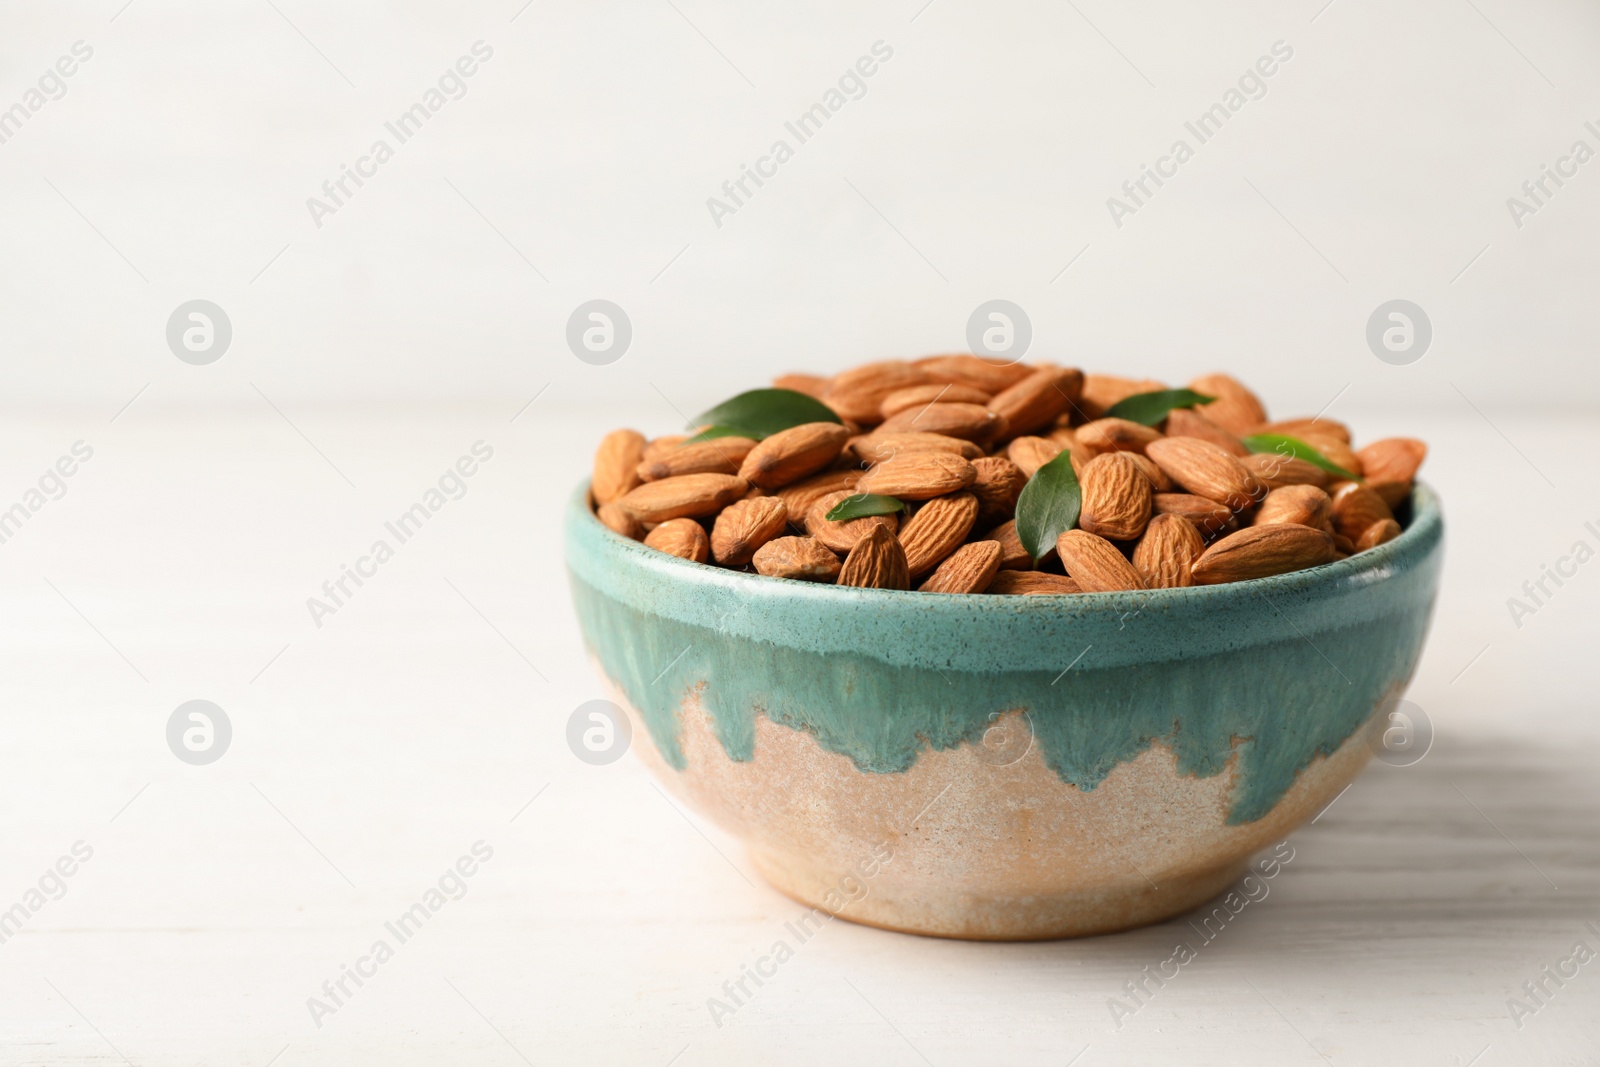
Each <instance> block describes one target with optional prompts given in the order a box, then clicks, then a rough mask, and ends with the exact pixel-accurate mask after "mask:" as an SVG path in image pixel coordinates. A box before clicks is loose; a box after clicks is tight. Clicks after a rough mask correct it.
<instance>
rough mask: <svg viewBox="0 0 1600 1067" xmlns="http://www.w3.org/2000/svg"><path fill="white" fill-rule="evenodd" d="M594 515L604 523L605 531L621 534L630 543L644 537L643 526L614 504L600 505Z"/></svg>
mask: <svg viewBox="0 0 1600 1067" xmlns="http://www.w3.org/2000/svg"><path fill="white" fill-rule="evenodd" d="M594 514H595V518H597V519H599V520H600V521H601V522H603V523H605V525H606V528H607V529H609V530H611V532H613V533H619V534H621V535H622V536H623V537H626V538H627V539H628V540H630V541H638V540H639V539H641V538H642V537H644V526H643V524H641V523H640V522H639V520H638V519H636V518H634V517H633V516H632V515H629V514H628V513H627V512H626V511H623V510H622V509H621V508H619V507H618V506H617V505H616V504H601V505H600V506H599V507H598V508H596V509H595V512H594Z"/></svg>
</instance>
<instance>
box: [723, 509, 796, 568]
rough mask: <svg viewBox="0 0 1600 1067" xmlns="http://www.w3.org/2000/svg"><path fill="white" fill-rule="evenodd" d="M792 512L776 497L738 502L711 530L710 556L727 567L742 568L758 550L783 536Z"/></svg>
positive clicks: (725, 510)
mask: <svg viewBox="0 0 1600 1067" xmlns="http://www.w3.org/2000/svg"><path fill="white" fill-rule="evenodd" d="M788 519H789V508H788V506H787V505H785V504H784V502H783V501H782V499H780V498H778V497H775V496H756V497H746V498H745V499H744V500H735V501H734V502H733V503H731V504H729V505H728V506H727V507H725V508H723V509H722V511H721V513H720V514H718V515H717V521H716V523H715V524H714V525H713V526H712V527H711V556H712V558H713V559H715V560H716V561H717V562H718V563H720V564H722V565H723V566H724V567H743V566H744V565H745V564H746V563H749V562H750V558H751V557H752V556H754V555H755V554H756V549H758V548H760V547H761V546H762V545H764V544H766V543H767V542H768V541H770V540H772V539H773V538H774V537H777V536H778V535H779V534H781V533H783V531H784V529H785V527H787V526H788Z"/></svg>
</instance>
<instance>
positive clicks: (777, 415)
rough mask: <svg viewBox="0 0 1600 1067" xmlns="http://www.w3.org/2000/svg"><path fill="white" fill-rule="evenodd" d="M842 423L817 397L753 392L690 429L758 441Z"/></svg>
mask: <svg viewBox="0 0 1600 1067" xmlns="http://www.w3.org/2000/svg"><path fill="white" fill-rule="evenodd" d="M840 421H842V420H840V418H839V416H838V415H835V414H834V412H833V409H832V408H830V407H829V406H828V405H826V404H824V403H823V402H822V401H820V400H817V399H816V398H815V397H809V396H806V394H804V393H797V392H795V391H794V390H793V389H752V390H750V391H749V392H748V393H740V394H739V395H738V396H736V397H734V398H732V399H731V400H724V401H723V402H722V403H720V404H718V405H717V406H716V407H714V408H712V409H711V410H710V411H706V412H702V413H701V414H699V415H697V416H695V418H693V419H692V420H690V422H689V425H690V426H707V425H709V426H711V427H712V428H713V429H717V430H725V431H727V432H726V433H721V434H718V435H717V436H722V437H726V436H728V434H738V435H739V436H741V437H753V438H755V439H756V440H757V441H759V440H761V439H762V438H765V437H771V436H772V435H773V434H775V433H777V432H778V431H779V430H787V429H789V428H790V427H791V426H800V425H803V424H805V423H808V422H840Z"/></svg>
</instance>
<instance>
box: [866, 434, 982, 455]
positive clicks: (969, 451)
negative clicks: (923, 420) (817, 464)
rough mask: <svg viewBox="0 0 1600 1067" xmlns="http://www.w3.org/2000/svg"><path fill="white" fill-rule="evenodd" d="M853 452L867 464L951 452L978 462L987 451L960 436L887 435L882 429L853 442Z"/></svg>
mask: <svg viewBox="0 0 1600 1067" xmlns="http://www.w3.org/2000/svg"><path fill="white" fill-rule="evenodd" d="M850 451H851V453H852V454H853V455H855V456H856V457H857V458H859V459H860V461H861V462H863V463H882V462H883V461H884V460H887V459H893V458H894V457H895V456H898V455H899V454H900V453H902V452H949V453H951V454H953V455H957V456H960V457H961V458H962V459H977V458H978V457H979V456H981V455H983V449H981V448H979V447H978V446H977V445H975V444H973V443H972V442H971V441H964V440H962V439H961V438H959V437H946V436H945V435H944V434H942V433H884V432H883V431H882V430H878V431H876V432H874V433H870V434H868V435H867V436H865V437H857V438H855V439H854V440H853V441H851V442H850Z"/></svg>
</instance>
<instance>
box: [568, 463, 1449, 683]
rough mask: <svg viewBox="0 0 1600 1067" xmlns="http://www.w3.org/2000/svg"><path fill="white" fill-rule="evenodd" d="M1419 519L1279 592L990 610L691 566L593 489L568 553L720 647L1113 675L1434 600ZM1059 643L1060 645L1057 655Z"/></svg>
mask: <svg viewBox="0 0 1600 1067" xmlns="http://www.w3.org/2000/svg"><path fill="white" fill-rule="evenodd" d="M1410 511H1411V518H1410V522H1409V523H1407V524H1406V526H1405V528H1404V529H1403V530H1402V531H1401V533H1400V535H1399V536H1398V537H1396V538H1394V539H1393V540H1391V541H1389V542H1387V543H1385V544H1382V545H1379V546H1377V547H1376V548H1372V549H1368V550H1367V551H1365V552H1360V553H1357V554H1355V555H1352V556H1350V557H1349V558H1347V559H1343V560H1339V561H1337V562H1334V563H1328V564H1323V565H1321V566H1318V567H1312V568H1310V569H1307V570H1302V571H1295V572H1292V573H1289V574H1281V575H1276V576H1273V577H1270V578H1257V579H1253V580H1250V581H1244V582H1233V583H1229V584H1226V585H1212V586H1195V587H1191V588H1186V589H1153V590H1147V591H1134V592H1117V593H1072V594H1061V595H1042V596H994V595H990V594H946V593H918V592H914V591H898V590H885V589H857V588H853V587H848V586H837V585H823V584H817V583H812V582H802V581H794V580H790V579H784V578H768V577H764V576H762V575H757V574H749V573H745V572H742V571H734V570H728V569H725V568H721V567H713V566H708V565H706V564H703V563H693V562H690V561H689V560H685V559H680V558H679V557H677V556H671V555H668V554H666V553H664V552H658V551H656V550H654V549H651V548H646V547H645V546H644V545H643V544H641V543H639V542H637V541H632V540H629V539H628V538H626V537H623V536H621V535H620V534H617V533H615V532H614V531H612V530H610V529H609V528H607V527H606V526H605V525H604V524H603V523H601V522H600V520H599V519H598V518H596V517H595V515H594V513H593V511H592V510H591V509H590V506H589V487H588V482H587V481H585V482H583V483H581V484H580V485H579V486H578V487H577V489H576V490H575V491H574V492H573V494H572V496H571V498H570V500H569V503H568V509H567V521H566V534H567V537H566V545H567V548H566V551H567V565H568V567H569V569H570V570H571V572H572V574H573V576H574V578H576V579H577V580H580V581H582V582H583V583H585V584H587V585H589V586H590V587H592V588H594V589H595V590H596V591H598V592H600V593H602V594H605V595H607V596H609V597H611V598H612V599H615V600H617V601H619V602H621V603H625V604H629V605H631V606H633V607H634V608H636V609H638V610H641V611H645V612H647V613H651V614H655V615H659V616H664V617H667V618H671V619H675V620H677V621H679V622H682V623H685V624H687V625H691V626H699V627H704V628H707V629H709V630H712V631H714V632H716V633H718V634H720V635H722V636H725V637H742V638H748V639H752V640H757V641H765V642H770V643H773V644H777V645H782V646H787V647H792V648H799V649H805V650H808V651H813V652H822V653H828V652H847V653H850V654H852V655H859V656H865V657H868V658H871V659H876V660H879V661H882V662H883V663H886V664H890V665H893V666H904V667H920V668H927V669H935V670H938V669H949V670H963V671H978V672H985V671H996V672H998V671H1013V670H1043V669H1047V668H1049V667H1051V666H1052V665H1053V666H1054V667H1055V668H1056V669H1060V668H1061V667H1062V666H1063V665H1064V664H1063V661H1062V659H1061V649H1062V648H1070V649H1072V650H1073V651H1074V652H1075V651H1076V650H1077V649H1079V648H1082V649H1084V650H1085V655H1086V656H1087V657H1088V658H1087V659H1086V660H1085V663H1084V665H1085V666H1093V667H1113V666H1119V665H1133V664H1152V663H1157V662H1162V661H1165V660H1175V659H1185V658H1189V657H1193V656H1201V655H1211V654H1216V653H1220V652H1227V651H1232V650H1237V649H1240V648H1243V647H1249V646H1251V645H1255V644H1261V643H1265V642H1271V641H1281V640H1283V639H1285V637H1286V636H1287V637H1293V636H1294V635H1295V634H1296V632H1297V631H1299V632H1300V635H1301V636H1306V634H1307V632H1310V633H1315V632H1316V631H1317V630H1320V629H1324V628H1325V627H1326V626H1327V625H1329V624H1334V625H1338V626H1341V627H1344V626H1350V625H1353V624H1359V623H1362V622H1368V621H1372V620H1375V619H1378V618H1381V617H1384V616H1388V615H1391V614H1393V613H1394V611H1395V610H1396V607H1397V604H1396V603H1395V596H1397V595H1398V596H1401V597H1402V598H1403V599H1406V600H1410V599H1413V598H1416V599H1424V600H1425V599H1428V598H1431V596H1432V594H1433V580H1432V579H1433V574H1432V573H1431V572H1432V571H1433V570H1434V567H1433V566H1431V565H1432V564H1436V563H1437V556H1438V554H1439V551H1440V547H1441V544H1442V542H1443V536H1444V523H1443V517H1442V514H1441V512H1440V507H1439V501H1438V497H1437V495H1436V494H1435V493H1434V492H1433V491H1432V489H1430V488H1429V487H1428V486H1426V485H1424V484H1422V483H1421V482H1418V483H1417V484H1416V485H1415V486H1414V488H1413V490H1412V495H1411V498H1410ZM1386 586H1387V587H1388V592H1389V594H1390V595H1384V592H1385V587H1386ZM1157 620H1159V625H1150V624H1154V623H1156V622H1157ZM1334 620H1337V621H1336V623H1335V622H1334ZM1052 635H1055V636H1059V637H1060V638H1061V642H1062V643H1061V645H1060V646H1059V647H1057V646H1055V643H1054V642H1052V641H1049V640H1048V638H1049V637H1051V636H1052ZM1041 638H1044V639H1045V640H1041ZM1153 638H1158V640H1153ZM1308 640H1309V638H1308Z"/></svg>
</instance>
